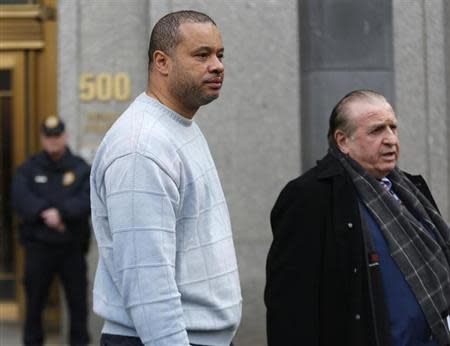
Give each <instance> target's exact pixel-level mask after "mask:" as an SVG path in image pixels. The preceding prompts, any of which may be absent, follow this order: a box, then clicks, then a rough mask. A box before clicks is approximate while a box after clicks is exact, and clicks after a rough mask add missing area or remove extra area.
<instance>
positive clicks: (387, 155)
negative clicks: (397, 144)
mask: <svg viewBox="0 0 450 346" xmlns="http://www.w3.org/2000/svg"><path fill="white" fill-rule="evenodd" d="M381 156H382V157H384V158H385V159H388V160H392V159H395V158H396V157H397V153H396V152H395V151H389V152H387V153H383V154H381Z"/></svg>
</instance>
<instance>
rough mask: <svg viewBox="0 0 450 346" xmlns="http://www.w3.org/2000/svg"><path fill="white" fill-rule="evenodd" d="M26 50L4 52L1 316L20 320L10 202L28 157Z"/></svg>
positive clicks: (0, 92) (0, 71)
mask: <svg viewBox="0 0 450 346" xmlns="http://www.w3.org/2000/svg"><path fill="white" fill-rule="evenodd" d="M24 56H25V53H24V52H1V53H0V319H1V320H12V321H16V320H18V319H19V317H20V314H21V306H23V304H21V303H20V302H23V294H22V292H21V290H20V287H19V285H20V281H19V278H20V276H21V275H20V272H21V269H20V267H21V265H22V263H21V261H22V260H23V256H22V255H21V254H20V249H19V246H18V243H17V232H16V231H15V228H16V223H17V222H16V220H15V219H14V218H13V213H12V209H11V203H10V200H11V199H10V186H11V179H12V176H13V174H14V170H15V168H16V167H17V166H18V164H19V163H20V162H22V161H23V160H24V158H25V145H24V142H25V137H26V136H25V102H24V101H25V92H24V90H25V79H24V77H25V76H24V72H25V71H24Z"/></svg>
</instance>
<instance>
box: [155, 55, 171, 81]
mask: <svg viewBox="0 0 450 346" xmlns="http://www.w3.org/2000/svg"><path fill="white" fill-rule="evenodd" d="M169 65H170V57H169V56H168V55H167V54H166V53H164V52H163V51H161V50H156V51H155V52H154V53H153V68H154V69H156V70H157V71H158V72H159V73H161V74H162V75H164V76H167V75H168V74H169Z"/></svg>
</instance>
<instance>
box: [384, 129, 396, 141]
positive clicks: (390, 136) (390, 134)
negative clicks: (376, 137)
mask: <svg viewBox="0 0 450 346" xmlns="http://www.w3.org/2000/svg"><path fill="white" fill-rule="evenodd" d="M397 142H398V136H397V133H396V132H395V131H394V130H392V129H391V128H389V127H388V128H387V131H386V135H385V136H384V143H386V144H389V145H394V144H397Z"/></svg>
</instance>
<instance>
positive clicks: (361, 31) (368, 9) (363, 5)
mask: <svg viewBox="0 0 450 346" xmlns="http://www.w3.org/2000/svg"><path fill="white" fill-rule="evenodd" d="M300 3H301V7H300V12H301V15H302V18H303V20H302V31H303V32H305V33H308V34H306V35H304V36H303V37H302V51H303V52H306V54H303V55H302V59H303V60H302V69H303V70H324V69H333V70H335V69H343V70H359V69H362V70H367V69H375V70H382V69H390V68H391V65H392V61H391V56H392V53H391V51H392V48H391V36H392V24H391V23H392V18H391V6H390V4H391V1H389V0H360V1H350V0H323V1H316V0H304V1H301V2H300Z"/></svg>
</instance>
